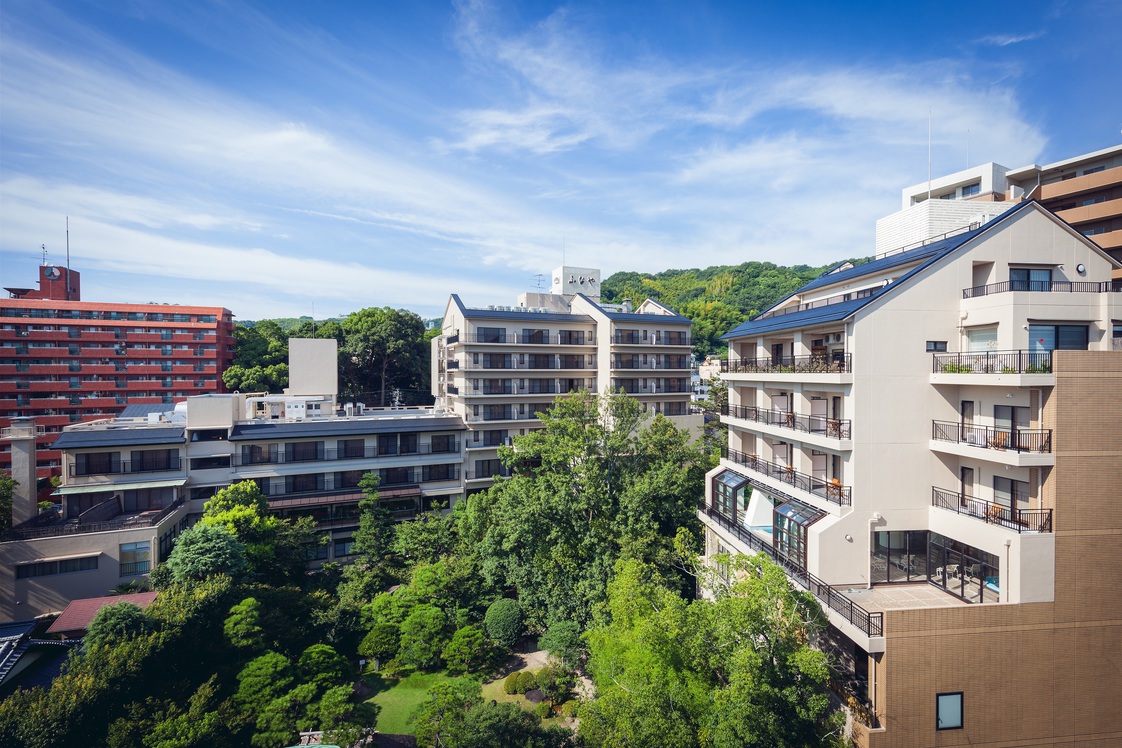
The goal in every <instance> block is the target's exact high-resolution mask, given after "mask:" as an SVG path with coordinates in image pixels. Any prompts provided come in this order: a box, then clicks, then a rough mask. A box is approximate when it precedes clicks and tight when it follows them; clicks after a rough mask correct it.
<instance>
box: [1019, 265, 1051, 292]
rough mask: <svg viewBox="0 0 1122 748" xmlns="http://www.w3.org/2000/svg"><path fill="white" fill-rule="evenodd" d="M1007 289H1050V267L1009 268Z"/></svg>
mask: <svg viewBox="0 0 1122 748" xmlns="http://www.w3.org/2000/svg"><path fill="white" fill-rule="evenodd" d="M1009 290H1011V291H1051V290H1052V268H1009Z"/></svg>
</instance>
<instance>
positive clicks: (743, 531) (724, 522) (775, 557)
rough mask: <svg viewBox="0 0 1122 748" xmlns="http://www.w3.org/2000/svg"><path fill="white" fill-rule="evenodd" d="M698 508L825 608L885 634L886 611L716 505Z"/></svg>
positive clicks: (871, 632) (869, 631)
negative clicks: (857, 598) (854, 596)
mask: <svg viewBox="0 0 1122 748" xmlns="http://www.w3.org/2000/svg"><path fill="white" fill-rule="evenodd" d="M699 508H700V509H701V511H702V512H704V513H705V514H706V516H708V517H710V518H711V519H713V520H714V521H715V522H716V523H717V524H718V525H720V526H721V527H722V528H723V529H724V530H726V531H728V532H731V533H732V534H733V535H735V536H736V539H737V540H739V541H740V542H742V543H744V544H745V545H747V546H748V547H749V548H751V549H752V550H754V551H761V552H763V553H765V554H767V555H768V556H769V557H770V558H771V560H772V561H774V562H775V563H777V564H779V565H780V566H782V567H783V570H784V571H785V572H787V576H788V577H790V578H791V579H792V580H794V581H795V582H797V583H798V584H799V585H800V586H801V587H802V588H803V589H806V590H808V591H809V592H810V593H811V594H812V595H814V596H815V597H816V598H817V599H818V600H820V601H821V602H822V603H824V604H825V605H826V607H828V608H830V609H831V610H833V611H834V612H835V613H838V614H839V615H841V616H842V617H843V618H845V619H846V620H847V621H849V622H850V623H852V624H853V625H854V626H856V627H857V628H859V629H861V631H863V632H865V634H867V635H868V636H884V614H883V613H880V612H869V611H867V610H865V609H864V608H862V607H861V606H860V605H858V604H857V603H855V602H853V601H852V600H850V599H849V598H848V597H846V596H845V595H843V594H842V593H840V592H838V591H836V590H835V589H834V588H833V587H831V586H830V585H828V584H826V583H825V582H823V581H822V580H821V579H819V578H818V577H816V576H814V575H813V574H811V573H810V572H808V571H807V570H806V569H803V568H800V567H799V566H798V564H795V563H794V562H792V561H790V560H788V559H787V558H786V557H784V556H782V555H780V554H779V553H778V552H776V550H775V548H774V547H773V546H772V545H771V544H770V543H768V542H766V541H764V540H761V539H760V538H758V537H756V536H755V535H753V534H752V533H751V532H750V531H749V530H748V529H747V528H745V527H743V526H742V525H739V524H737V523H735V522H733V521H732V520H731V519H730V518H729V517H726V516H725V515H724V514H721V513H720V512H719V511H717V509H716V508H715V507H711V506H706V505H705V503H704V502H702V503H701V504H700V507H699Z"/></svg>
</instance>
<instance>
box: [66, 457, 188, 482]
mask: <svg viewBox="0 0 1122 748" xmlns="http://www.w3.org/2000/svg"><path fill="white" fill-rule="evenodd" d="M182 466H183V463H182V461H181V460H180V459H179V457H178V456H177V457H174V458H172V459H170V460H162V461H158V462H151V463H145V462H137V461H135V460H121V461H120V462H119V463H117V462H115V463H113V464H111V465H89V464H87V465H78V464H76V463H75V464H72V465H70V466H69V467H68V469H67V474H68V475H69V476H70V477H71V478H74V477H80V476H84V475H121V474H125V473H166V472H168V471H171V470H179V469H180V468H181V467H182Z"/></svg>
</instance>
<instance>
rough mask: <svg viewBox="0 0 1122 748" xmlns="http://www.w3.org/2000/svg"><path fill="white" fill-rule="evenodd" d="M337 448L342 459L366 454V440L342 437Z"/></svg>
mask: <svg viewBox="0 0 1122 748" xmlns="http://www.w3.org/2000/svg"><path fill="white" fill-rule="evenodd" d="M336 449H337V450H338V456H339V459H340V460H346V459H350V458H355V457H365V456H366V442H365V440H363V439H340V440H339V441H338V443H337V445H336Z"/></svg>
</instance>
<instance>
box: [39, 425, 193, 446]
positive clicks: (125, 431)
mask: <svg viewBox="0 0 1122 748" xmlns="http://www.w3.org/2000/svg"><path fill="white" fill-rule="evenodd" d="M182 443H183V427H182V426H149V425H147V424H138V425H134V426H127V427H124V428H93V429H76V430H74V431H63V432H62V433H61V434H60V435H59V437H58V438H57V439H55V443H54V444H52V445H51V449H87V448H90V447H137V446H141V445H144V444H182Z"/></svg>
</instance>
